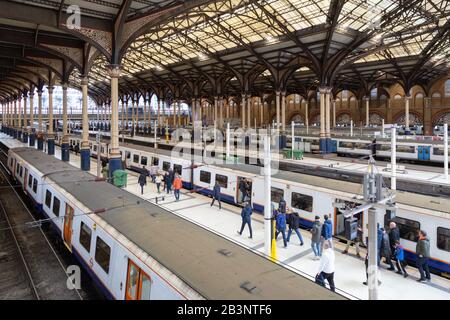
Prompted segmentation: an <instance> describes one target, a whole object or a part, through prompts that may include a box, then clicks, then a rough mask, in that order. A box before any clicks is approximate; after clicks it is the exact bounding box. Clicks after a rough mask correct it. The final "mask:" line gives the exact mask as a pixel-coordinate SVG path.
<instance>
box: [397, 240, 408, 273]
mask: <svg viewBox="0 0 450 320" xmlns="http://www.w3.org/2000/svg"><path fill="white" fill-rule="evenodd" d="M394 256H395V264H396V266H397V273H398V274H402V275H403V277H405V278H407V277H408V272H406V262H405V251H404V249H403V247H402V245H401V244H400V241H397V242H396V243H395V251H394Z"/></svg>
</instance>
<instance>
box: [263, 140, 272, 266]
mask: <svg viewBox="0 0 450 320" xmlns="http://www.w3.org/2000/svg"><path fill="white" fill-rule="evenodd" d="M270 165H271V159H270V137H269V135H268V134H267V135H265V136H264V196H265V197H264V198H265V202H264V253H265V254H266V255H267V256H268V257H270V256H271V253H272V244H271V243H272V229H271V228H272V200H271V184H272V182H271V167H270Z"/></svg>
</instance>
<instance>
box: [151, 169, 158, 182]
mask: <svg viewBox="0 0 450 320" xmlns="http://www.w3.org/2000/svg"><path fill="white" fill-rule="evenodd" d="M157 174H158V166H150V177H151V178H152V182H153V183H155V179H156V175H157Z"/></svg>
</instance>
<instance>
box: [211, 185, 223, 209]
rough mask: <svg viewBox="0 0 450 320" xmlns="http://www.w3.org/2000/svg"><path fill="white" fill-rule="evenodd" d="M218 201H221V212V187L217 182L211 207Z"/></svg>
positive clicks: (220, 207) (220, 205)
mask: <svg viewBox="0 0 450 320" xmlns="http://www.w3.org/2000/svg"><path fill="white" fill-rule="evenodd" d="M216 200H217V201H219V210H221V209H222V204H221V203H220V185H219V183H218V182H217V181H216V183H215V184H214V188H213V193H212V201H211V207H212V206H213V205H214V201H216Z"/></svg>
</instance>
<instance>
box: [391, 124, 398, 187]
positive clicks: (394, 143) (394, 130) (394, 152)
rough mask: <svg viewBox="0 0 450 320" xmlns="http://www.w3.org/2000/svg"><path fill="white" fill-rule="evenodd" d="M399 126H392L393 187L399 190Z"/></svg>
mask: <svg viewBox="0 0 450 320" xmlns="http://www.w3.org/2000/svg"><path fill="white" fill-rule="evenodd" d="M396 135H397V128H396V127H395V126H392V128H391V189H392V190H397V137H396Z"/></svg>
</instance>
